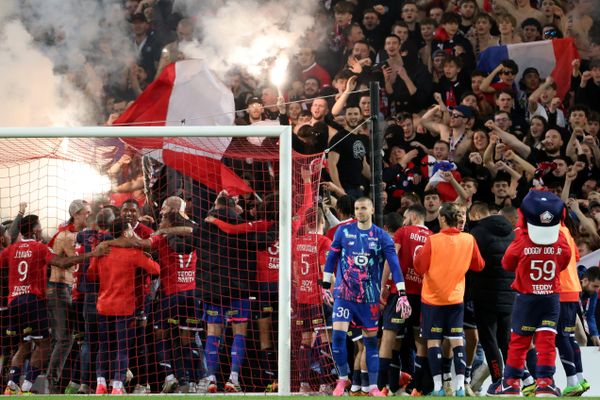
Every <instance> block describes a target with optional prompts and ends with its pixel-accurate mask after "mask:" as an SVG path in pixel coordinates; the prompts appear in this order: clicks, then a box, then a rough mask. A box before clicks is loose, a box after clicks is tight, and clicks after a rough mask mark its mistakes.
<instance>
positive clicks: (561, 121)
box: [528, 76, 567, 128]
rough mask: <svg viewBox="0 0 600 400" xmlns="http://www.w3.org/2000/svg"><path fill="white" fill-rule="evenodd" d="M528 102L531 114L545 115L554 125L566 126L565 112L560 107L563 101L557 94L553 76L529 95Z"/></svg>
mask: <svg viewBox="0 0 600 400" xmlns="http://www.w3.org/2000/svg"><path fill="white" fill-rule="evenodd" d="M528 103H529V107H528V108H529V113H530V115H531V116H536V115H539V116H541V117H544V118H545V119H546V121H548V124H549V125H550V126H552V127H560V128H566V126H567V121H566V119H565V114H564V113H563V112H562V110H561V109H560V108H559V107H560V106H561V103H562V102H561V100H560V98H559V97H557V96H556V83H555V82H554V79H552V77H551V76H548V77H547V78H546V81H545V82H544V83H543V84H541V85H540V86H539V87H538V88H537V89H536V90H535V91H534V92H533V93H532V94H531V95H530V96H529V100H528Z"/></svg>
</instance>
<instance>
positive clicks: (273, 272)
mask: <svg viewBox="0 0 600 400" xmlns="http://www.w3.org/2000/svg"><path fill="white" fill-rule="evenodd" d="M256 280H257V281H258V282H277V281H278V280H279V240H276V241H275V242H274V243H272V244H270V245H269V246H267V248H266V249H265V250H259V251H257V252H256Z"/></svg>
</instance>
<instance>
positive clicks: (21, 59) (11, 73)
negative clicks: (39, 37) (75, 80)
mask: <svg viewBox="0 0 600 400" xmlns="http://www.w3.org/2000/svg"><path fill="white" fill-rule="evenodd" d="M0 93H2V94H3V95H2V97H1V98H0V99H1V100H0V124H2V125H3V126H69V125H79V124H81V123H82V122H86V121H87V120H88V119H89V115H90V111H91V108H90V104H89V102H88V101H87V100H86V98H85V96H84V95H83V93H82V92H81V91H80V90H77V89H75V87H74V86H73V85H72V84H71V83H70V82H69V81H68V80H67V79H66V78H65V77H63V76H59V75H55V74H54V71H53V63H52V61H51V60H50V59H49V58H48V57H47V56H45V55H44V54H43V53H42V52H41V51H40V50H38V49H36V48H35V47H34V44H33V39H32V37H31V35H30V34H29V33H28V32H27V31H26V30H25V28H24V27H23V25H22V24H21V23H20V22H19V21H18V20H13V21H10V22H8V23H5V24H2V26H1V28H0Z"/></svg>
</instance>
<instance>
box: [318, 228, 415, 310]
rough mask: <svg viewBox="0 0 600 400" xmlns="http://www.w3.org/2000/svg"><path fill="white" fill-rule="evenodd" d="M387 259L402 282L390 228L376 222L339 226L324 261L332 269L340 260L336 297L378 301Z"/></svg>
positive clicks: (327, 268)
mask: <svg viewBox="0 0 600 400" xmlns="http://www.w3.org/2000/svg"><path fill="white" fill-rule="evenodd" d="M338 260H339V263H338ZM386 260H387V261H388V263H389V265H390V272H391V273H392V277H393V279H394V282H396V283H399V282H403V281H404V278H403V276H402V271H400V263H399V262H398V255H397V254H396V248H395V247H394V241H393V240H392V238H391V237H390V235H389V234H388V233H387V232H385V231H384V230H383V229H381V228H379V227H378V226H375V225H373V226H372V227H371V228H370V229H368V230H362V229H359V228H358V224H357V223H356V222H354V223H352V224H348V225H344V226H343V227H341V228H340V229H338V230H337V231H336V232H335V237H334V239H333V243H332V244H331V250H330V252H329V255H328V256H327V263H326V265H325V272H328V273H330V272H333V270H334V268H335V266H336V264H337V273H336V277H335V286H334V289H333V297H334V298H336V299H342V300H348V301H353V302H355V303H379V296H380V293H381V276H382V274H383V265H384V262H385V261H386Z"/></svg>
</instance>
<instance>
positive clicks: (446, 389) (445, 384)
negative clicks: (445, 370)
mask: <svg viewBox="0 0 600 400" xmlns="http://www.w3.org/2000/svg"><path fill="white" fill-rule="evenodd" d="M442 387H443V388H444V392H445V393H446V396H448V397H452V396H454V390H453V389H452V379H451V380H449V381H444V382H443V384H442Z"/></svg>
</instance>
